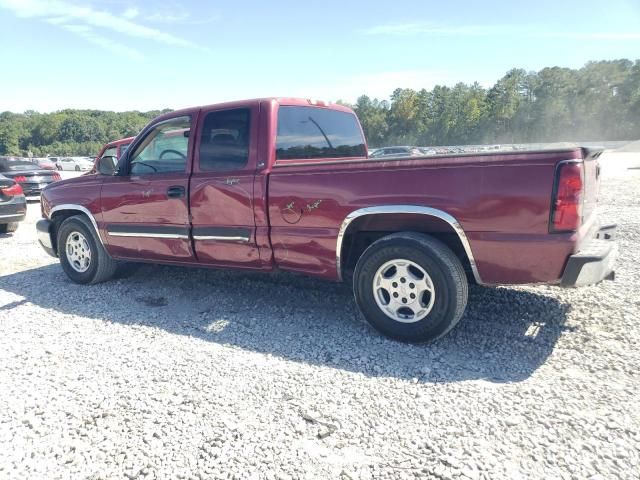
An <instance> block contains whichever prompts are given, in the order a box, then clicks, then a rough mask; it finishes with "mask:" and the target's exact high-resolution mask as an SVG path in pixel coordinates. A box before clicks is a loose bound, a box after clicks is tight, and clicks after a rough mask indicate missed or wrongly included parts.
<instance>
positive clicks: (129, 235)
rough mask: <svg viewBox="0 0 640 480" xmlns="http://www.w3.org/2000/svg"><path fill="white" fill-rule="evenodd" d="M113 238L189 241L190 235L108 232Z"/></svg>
mask: <svg viewBox="0 0 640 480" xmlns="http://www.w3.org/2000/svg"><path fill="white" fill-rule="evenodd" d="M107 233H108V234H109V236H111V237H139V238H173V239H182V240H188V239H189V236H188V235H180V234H176V233H150V232H149V233H148V232H112V231H111V230H107Z"/></svg>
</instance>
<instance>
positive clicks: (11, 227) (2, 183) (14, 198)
mask: <svg viewBox="0 0 640 480" xmlns="http://www.w3.org/2000/svg"><path fill="white" fill-rule="evenodd" d="M26 214H27V200H26V199H25V198H24V194H23V193H22V187H20V185H18V184H17V183H16V182H14V181H13V180H12V179H10V178H7V177H5V176H4V175H0V233H7V232H15V230H16V228H18V222H21V221H22V220H24V217H25V215H26Z"/></svg>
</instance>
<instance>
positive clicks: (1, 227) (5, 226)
mask: <svg viewBox="0 0 640 480" xmlns="http://www.w3.org/2000/svg"><path fill="white" fill-rule="evenodd" d="M17 229H18V222H12V223H0V233H11V232H15V231H16V230H17Z"/></svg>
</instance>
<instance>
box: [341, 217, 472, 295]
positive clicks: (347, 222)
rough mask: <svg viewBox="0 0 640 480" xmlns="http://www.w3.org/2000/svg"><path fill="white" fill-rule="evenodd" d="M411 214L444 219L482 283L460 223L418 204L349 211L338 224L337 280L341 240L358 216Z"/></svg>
mask: <svg viewBox="0 0 640 480" xmlns="http://www.w3.org/2000/svg"><path fill="white" fill-rule="evenodd" d="M403 213H407V214H412V215H427V216H430V217H434V218H439V219H440V220H443V221H445V222H446V223H448V224H449V226H451V228H452V229H453V230H454V232H455V233H456V234H457V235H458V238H459V239H460V243H462V247H463V248H464V251H465V253H466V254H467V257H468V258H469V263H470V264H471V271H472V273H473V277H474V278H475V280H476V282H477V283H478V284H480V285H481V284H482V283H483V282H482V279H481V278H480V273H479V272H478V266H477V265H476V262H475V259H474V258H473V252H472V251H471V245H470V244H469V240H468V239H467V235H466V234H465V233H464V230H463V229H462V226H461V225H460V223H459V222H458V221H457V220H456V219H455V218H454V217H453V216H452V215H449V214H448V213H447V212H444V211H442V210H438V209H437V208H431V207H422V206H419V205H381V206H378V207H366V208H361V209H359V210H354V211H353V212H351V213H350V214H349V215H347V217H346V218H345V219H344V221H343V222H342V225H341V226H340V230H339V232H338V240H337V245H336V268H337V270H338V280H340V281H342V259H341V256H342V242H343V241H344V237H345V235H346V233H347V230H348V229H349V225H351V223H352V222H353V221H354V220H355V219H357V218H360V217H364V216H367V215H383V214H403Z"/></svg>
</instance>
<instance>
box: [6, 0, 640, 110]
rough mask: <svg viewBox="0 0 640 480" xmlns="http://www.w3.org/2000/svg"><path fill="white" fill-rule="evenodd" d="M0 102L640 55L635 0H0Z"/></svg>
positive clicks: (12, 106) (363, 83) (228, 93)
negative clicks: (312, 0) (158, 0)
mask: <svg viewBox="0 0 640 480" xmlns="http://www.w3.org/2000/svg"><path fill="white" fill-rule="evenodd" d="M0 26H1V28H0V45H1V47H0V52H1V56H0V58H1V59H2V74H1V75H0V91H1V92H2V94H1V95H0V111H4V110H11V111H24V110H26V109H33V110H38V111H52V110H58V109H62V108H67V107H69V108H96V109H110V110H118V111H121V110H132V109H137V110H150V109H161V108H180V107H185V106H192V105H199V104H208V103H215V102H220V101H226V100H234V99H242V98H252V97H260V96H301V97H313V98H322V99H326V100H337V99H343V100H347V101H354V100H355V98H356V97H357V96H358V95H360V94H363V93H365V94H368V95H370V96H372V97H378V98H385V97H388V95H389V94H390V93H391V92H392V91H393V89H394V88H396V87H409V88H416V89H417V88H422V87H425V88H432V87H433V86H434V85H435V84H446V85H454V84H455V83H456V82H458V81H463V82H473V81H475V80H477V81H479V82H480V83H482V84H484V85H491V84H492V83H493V82H495V81H496V80H497V79H498V78H500V77H501V76H502V75H503V74H504V73H505V72H506V71H507V70H508V69H510V68H512V67H520V68H525V69H527V70H538V69H540V68H542V67H545V66H554V65H560V66H567V67H572V68H577V67H580V66H582V65H583V64H584V63H585V62H587V61H589V60H600V59H615V58H630V59H636V58H640V0H611V1H607V2H603V1H590V0H586V1H581V2H580V1H561V0H555V1H549V0H537V1H535V2H514V1H498V0H484V1H482V2H477V1H468V2H462V1H456V0H450V1H445V2H443V1H442V0H438V1H427V0H395V1H393V2H389V1H388V0H385V1H376V0H369V1H347V0H341V1H336V0H324V1H323V2H311V1H309V0H307V1H304V0H288V1H277V0H271V1H265V0H263V1H253V0H246V1H245V2H242V3H236V2H230V1H226V2H221V1H194V0H176V1H167V2H149V1H146V0H140V1H136V0H131V1H126V2H125V1H119V0H112V1H108V0H102V1H100V0H96V1H88V2H83V3H81V2H77V1H75V0H49V1H46V0H0Z"/></svg>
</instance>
